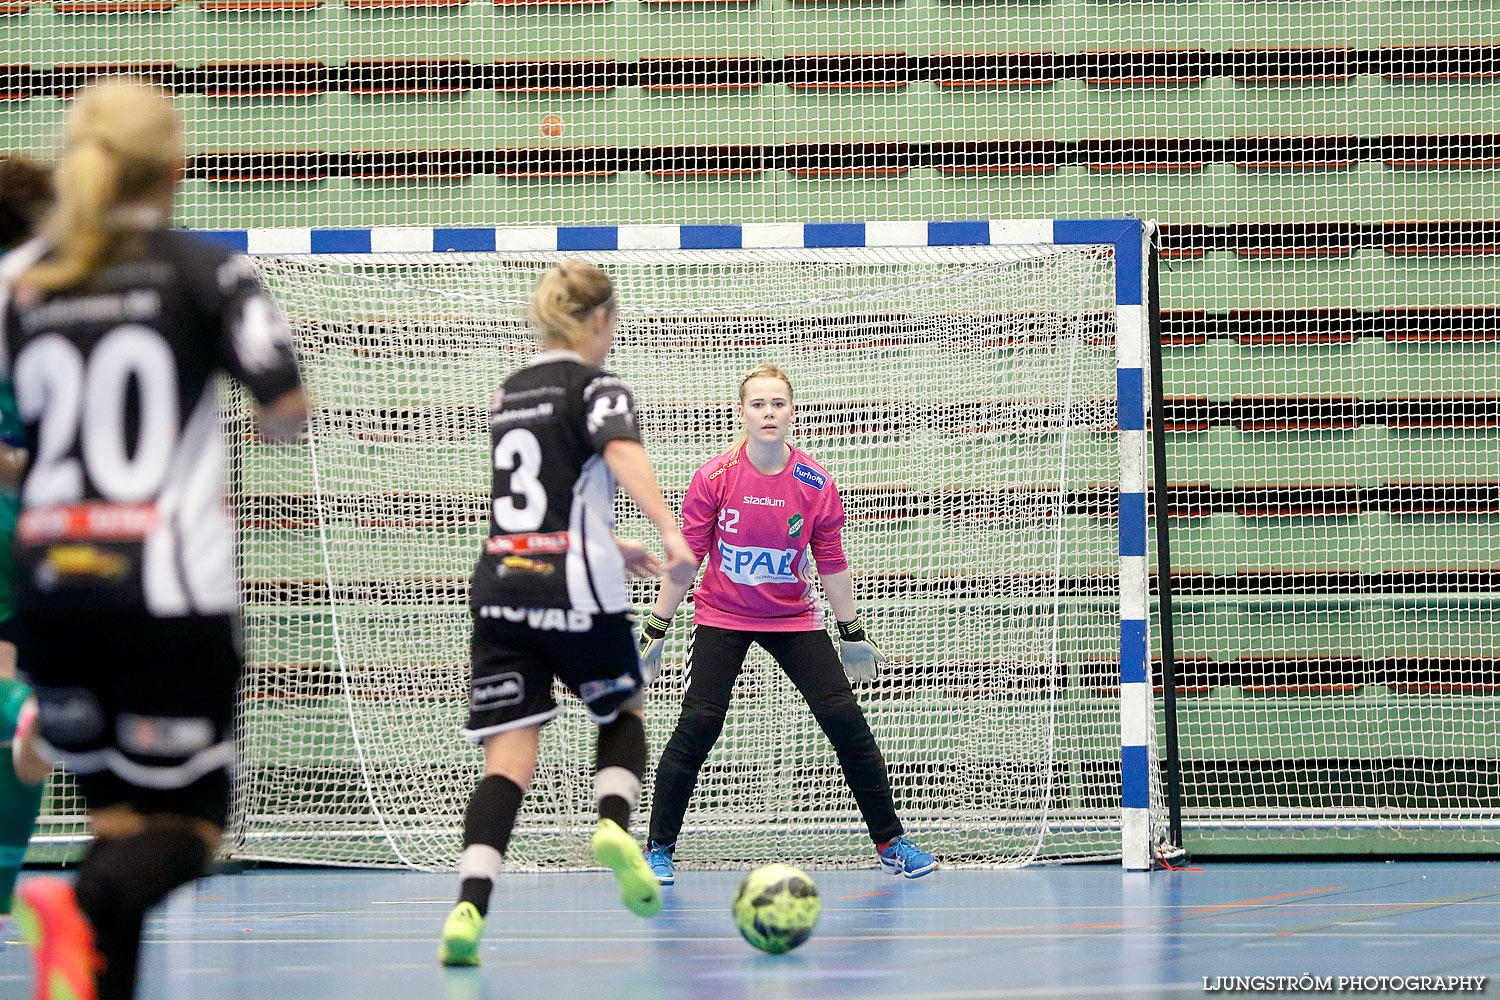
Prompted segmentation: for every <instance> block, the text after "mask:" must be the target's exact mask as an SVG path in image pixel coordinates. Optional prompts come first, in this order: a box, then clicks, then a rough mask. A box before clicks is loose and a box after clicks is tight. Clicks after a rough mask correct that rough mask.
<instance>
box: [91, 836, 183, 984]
mask: <svg viewBox="0 0 1500 1000" xmlns="http://www.w3.org/2000/svg"><path fill="white" fill-rule="evenodd" d="M207 866H208V845H207V844H206V843H205V842H204V840H203V838H202V837H199V836H198V835H197V834H194V833H188V832H186V831H167V830H151V831H147V832H145V833H138V834H134V835H132V836H129V837H108V838H101V839H98V840H95V841H94V843H93V845H92V846H90V848H89V852H88V854H87V856H85V857H84V859H83V864H81V865H80V866H79V868H78V881H77V882H76V883H75V885H74V893H75V894H76V896H77V898H78V906H79V908H80V909H81V910H83V913H84V915H85V916H86V917H88V918H89V923H90V924H92V925H93V928H94V944H95V947H96V948H97V949H98V951H99V954H100V956H102V957H103V959H104V968H103V969H102V970H101V971H100V972H99V975H98V977H97V978H98V989H99V1000H132V998H133V997H134V996H135V978H136V966H137V963H138V962H139V959H140V948H141V927H142V925H143V924H144V923H145V920H146V913H147V912H148V911H149V910H150V909H151V908H152V907H153V906H155V905H156V904H157V903H159V902H161V901H162V900H163V899H165V898H166V896H167V894H168V893H170V892H171V891H172V890H173V889H176V888H177V887H178V886H180V885H183V884H185V883H187V882H191V881H192V880H193V879H195V878H198V877H199V876H200V875H202V874H203V873H204V871H205V870H206V868H207Z"/></svg>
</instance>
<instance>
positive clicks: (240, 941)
mask: <svg viewBox="0 0 1500 1000" xmlns="http://www.w3.org/2000/svg"><path fill="white" fill-rule="evenodd" d="M1108 929H1109V930H1125V931H1129V932H1132V934H1134V935H1137V936H1138V935H1139V934H1140V933H1142V932H1147V931H1149V932H1151V933H1152V934H1153V935H1155V936H1161V935H1162V933H1163V928H1160V927H1152V926H1146V925H1136V926H1133V927H1124V928H1108ZM1166 933H1167V934H1169V935H1170V936H1171V937H1175V938H1226V939H1229V940H1239V939H1244V938H1258V937H1263V936H1264V935H1267V934H1280V933H1282V932H1280V931H1277V930H1273V929H1270V928H1263V929H1250V930H1244V931H1193V930H1186V929H1183V928H1179V927H1172V928H1170V929H1169V930H1168V931H1167V932H1166ZM1294 933H1295V934H1296V936H1297V937H1298V938H1334V939H1337V940H1340V941H1348V940H1350V939H1351V938H1353V939H1368V938H1379V939H1381V940H1391V941H1408V940H1410V939H1411V938H1422V937H1435V938H1475V939H1484V940H1488V939H1490V938H1493V937H1494V934H1495V931H1494V928H1493V927H1488V928H1484V929H1479V930H1475V931H1474V932H1472V933H1464V934H1456V933H1454V932H1453V931H1452V929H1451V928H1440V929H1436V930H1431V931H1419V930H1411V931H1406V932H1403V933H1401V934H1380V935H1368V934H1358V933H1355V934H1350V933H1338V932H1333V931H1317V932H1313V931H1296V932H1294ZM1124 936H1127V935H1121V934H1101V933H1097V932H1095V933H1078V932H1066V931H1058V930H1053V929H1049V928H1045V927H1044V928H1034V927H1021V928H1005V927H1002V928H993V927H986V928H976V929H975V930H953V931H932V932H928V933H912V934H856V935H831V934H819V935H818V936H817V940H818V941H821V942H823V943H825V944H827V943H831V942H835V941H840V942H851V943H859V942H864V941H945V940H946V941H959V940H962V941H969V940H974V941H988V940H1000V939H1003V938H1010V939H1016V938H1026V939H1031V938H1050V939H1070V940H1071V939H1078V940H1093V941H1098V940H1100V939H1107V938H1115V937H1124ZM431 939H432V938H431V935H429V934H425V933H424V934H421V935H417V934H413V935H411V936H410V937H397V936H394V935H391V936H386V937H278V938H267V937H251V936H248V935H247V936H244V937H233V938H196V937H186V938H166V937H162V936H161V935H159V934H158V935H152V936H151V937H150V938H149V942H150V943H152V944H157V943H160V944H173V943H176V944H192V945H219V944H227V945H245V944H256V945H266V944H277V945H288V944H314V945H323V946H327V945H340V944H391V945H395V944H427V943H430V941H431ZM508 940H509V942H510V944H512V945H516V944H579V943H582V942H599V943H605V944H607V943H609V942H615V943H620V942H622V941H640V942H651V943H660V942H662V941H663V940H664V937H663V935H661V934H657V933H654V932H647V933H640V932H637V933H633V934H631V933H624V934H608V935H594V936H583V935H578V934H570V935H567V936H547V937H533V936H529V935H517V934H512V935H511V936H510V937H509V939H508ZM670 940H671V941H674V942H680V943H683V944H707V943H710V942H714V941H733V942H739V941H740V938H739V936H738V935H723V936H720V935H715V936H712V937H709V936H700V935H696V934H694V935H671V936H670Z"/></svg>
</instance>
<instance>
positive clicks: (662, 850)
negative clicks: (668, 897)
mask: <svg viewBox="0 0 1500 1000" xmlns="http://www.w3.org/2000/svg"><path fill="white" fill-rule="evenodd" d="M676 847H677V845H676V844H658V843H657V842H656V841H654V840H653V841H651V843H650V846H648V847H647V848H646V849H645V850H644V851H642V852H641V853H642V854H644V855H645V857H646V864H648V865H650V866H651V874H652V875H655V876H656V881H657V882H658V883H659V884H661V885H671V884H672V883H674V882H676V881H677V865H675V864H674V863H673V862H672V851H673V850H674V849H675V848H676Z"/></svg>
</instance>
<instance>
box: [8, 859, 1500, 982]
mask: <svg viewBox="0 0 1500 1000" xmlns="http://www.w3.org/2000/svg"><path fill="white" fill-rule="evenodd" d="M813 874H814V877H815V879H816V881H817V883H818V886H819V890H820V893H821V895H822V897H823V917H822V920H821V922H820V923H819V925H818V929H817V933H816V934H815V935H814V936H813V938H812V940H811V941H809V942H808V943H807V944H806V945H804V946H803V947H802V948H800V949H799V950H797V951H796V952H793V953H791V954H789V955H783V956H771V955H762V954H760V953H758V952H756V951H754V950H753V949H751V948H750V947H749V946H748V945H746V944H745V943H744V942H742V941H741V940H740V939H739V937H738V936H737V934H736V932H735V929H734V926H733V924H732V922H731V920H730V918H729V904H730V900H731V898H732V896H733V893H734V890H735V887H736V886H737V884H738V881H739V878H740V876H739V874H737V873H733V872H692V871H683V872H681V873H680V875H679V882H678V884H677V885H676V886H672V887H669V888H667V889H666V890H665V892H666V894H667V902H666V906H665V908H664V909H663V911H662V913H661V914H660V916H658V917H656V918H655V919H653V920H641V919H638V918H636V917H634V916H632V915H631V914H630V913H629V912H627V911H626V910H625V909H624V908H623V907H622V906H621V905H619V902H618V899H617V896H616V893H615V888H614V882H613V879H612V878H611V877H610V876H609V875H608V873H594V872H588V873H571V874H548V875H504V876H502V877H501V879H500V881H499V883H498V885H497V889H496V893H495V898H494V902H493V905H492V907H491V910H490V919H489V923H488V927H487V928H486V934H485V944H484V950H483V963H484V964H483V967H482V968H480V969H478V970H461V971H451V972H444V971H442V970H440V969H439V968H438V966H437V964H436V962H435V960H434V949H435V946H436V941H437V935H438V931H439V927H440V925H441V924H442V921H443V917H444V916H445V915H446V914H447V912H448V909H449V907H450V906H451V905H452V899H453V895H454V893H455V891H456V889H457V884H456V879H455V878H454V877H452V876H441V875H423V874H414V873H391V872H369V871H341V870H340V871H328V870H309V871H300V870H290V869H275V870H258V871H251V872H247V873H245V874H240V875H221V876H216V877H214V878H211V879H207V880H205V881H203V882H201V883H198V884H197V885H196V886H194V887H192V888H189V889H186V890H184V891H182V892H180V893H178V894H177V895H176V896H174V897H173V898H172V899H171V900H170V902H169V903H168V905H167V906H165V907H164V908H163V909H162V910H161V911H160V912H159V913H158V914H157V915H156V916H155V917H154V918H153V919H152V920H151V922H150V924H149V925H148V928H147V938H148V942H147V945H146V952H145V960H144V965H143V969H144V981H143V990H142V993H141V997H142V1000H168V998H170V1000H221V998H222V1000H228V998H234V1000H304V998H310V1000H343V998H351V1000H383V998H393V1000H394V998H402V1000H408V998H410V1000H428V998H433V1000H448V998H456V1000H481V998H489V1000H499V998H510V997H517V998H527V1000H551V998H568V1000H571V998H575V997H576V998H586V1000H610V998H622V1000H655V998H673V1000H678V998H681V1000H688V998H692V1000H700V998H709V1000H772V998H783V997H785V998H796V997H848V998H851V1000H854V998H857V1000H882V998H896V997H901V998H907V997H932V998H951V1000H960V998H964V1000H968V998H979V997H1027V998H1032V997H1054V996H1055V997H1066V996H1088V997H1110V996H1121V997H1125V996H1129V997H1153V996H1163V997H1203V996H1208V995H1211V994H1210V993H1209V992H1206V991H1205V990H1204V984H1203V978H1204V977H1209V978H1210V981H1211V982H1213V981H1215V977H1220V976H1277V975H1283V976H1285V975H1291V976H1301V975H1303V974H1308V975H1312V976H1333V977H1337V976H1438V975H1441V976H1477V975H1492V976H1493V975H1500V863H1491V862H1430V861H1403V862H1396V863H1389V864H1388V863H1379V862H1349V863H1312V862H1295V863H1275V864H1214V863H1205V864H1204V865H1203V870H1201V871H1176V872H1157V873H1155V874H1151V875H1126V874H1124V873H1122V872H1121V871H1120V870H1119V869H1118V868H1113V867H1108V866H1102V865H1101V866H1084V867H1068V868H1032V869H1024V870H1017V871H960V870H951V871H950V870H939V871H937V872H934V873H933V874H932V875H929V876H927V877H926V878H922V879H918V880H915V881H911V882H906V881H901V880H899V879H894V878H892V877H890V876H887V875H885V874H883V873H882V872H880V871H878V870H873V869H872V870H869V871H838V872H821V873H818V872H815V873H813ZM3 937H4V941H5V945H4V948H3V949H0V997H4V998H7V1000H9V998H21V997H25V996H28V995H29V993H28V988H29V985H30V967H29V953H28V951H27V949H26V947H25V946H24V945H22V944H20V943H19V942H18V941H17V939H16V933H15V929H14V926H13V925H6V927H5V929H4V932H3ZM1486 985H1487V989H1486V990H1485V992H1487V993H1489V994H1491V995H1496V996H1500V980H1495V981H1491V982H1489V983H1487V984H1486ZM1362 995H1364V996H1372V995H1383V994H1380V993H1372V992H1364V993H1363V994H1362ZM1389 995H1398V994H1397V993H1395V992H1391V993H1390V994H1389ZM1400 995H1410V994H1407V993H1405V992H1404V991H1403V992H1402V993H1401V994H1400Z"/></svg>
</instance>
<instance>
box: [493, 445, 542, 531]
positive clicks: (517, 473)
mask: <svg viewBox="0 0 1500 1000" xmlns="http://www.w3.org/2000/svg"><path fill="white" fill-rule="evenodd" d="M495 471H496V472H508V473H510V493H509V494H508V495H504V496H496V497H495V502H494V504H493V508H494V513H495V524H497V525H498V526H499V527H500V530H501V531H504V532H505V533H506V534H511V535H514V534H519V533H520V532H523V531H535V530H536V529H538V528H540V527H541V526H542V518H543V517H545V516H546V514H547V490H546V488H545V487H544V486H542V481H541V480H540V479H539V478H537V473H539V472H541V471H542V447H541V445H540V444H538V443H537V439H536V435H535V434H533V433H531V431H529V430H527V429H526V428H524V427H517V428H515V429H514V430H511V431H507V432H506V433H505V435H504V436H503V437H501V438H500V440H499V441H497V442H496V443H495ZM518 496H519V497H520V498H521V500H523V501H524V505H523V506H517V505H516V498H517V497H518Z"/></svg>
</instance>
